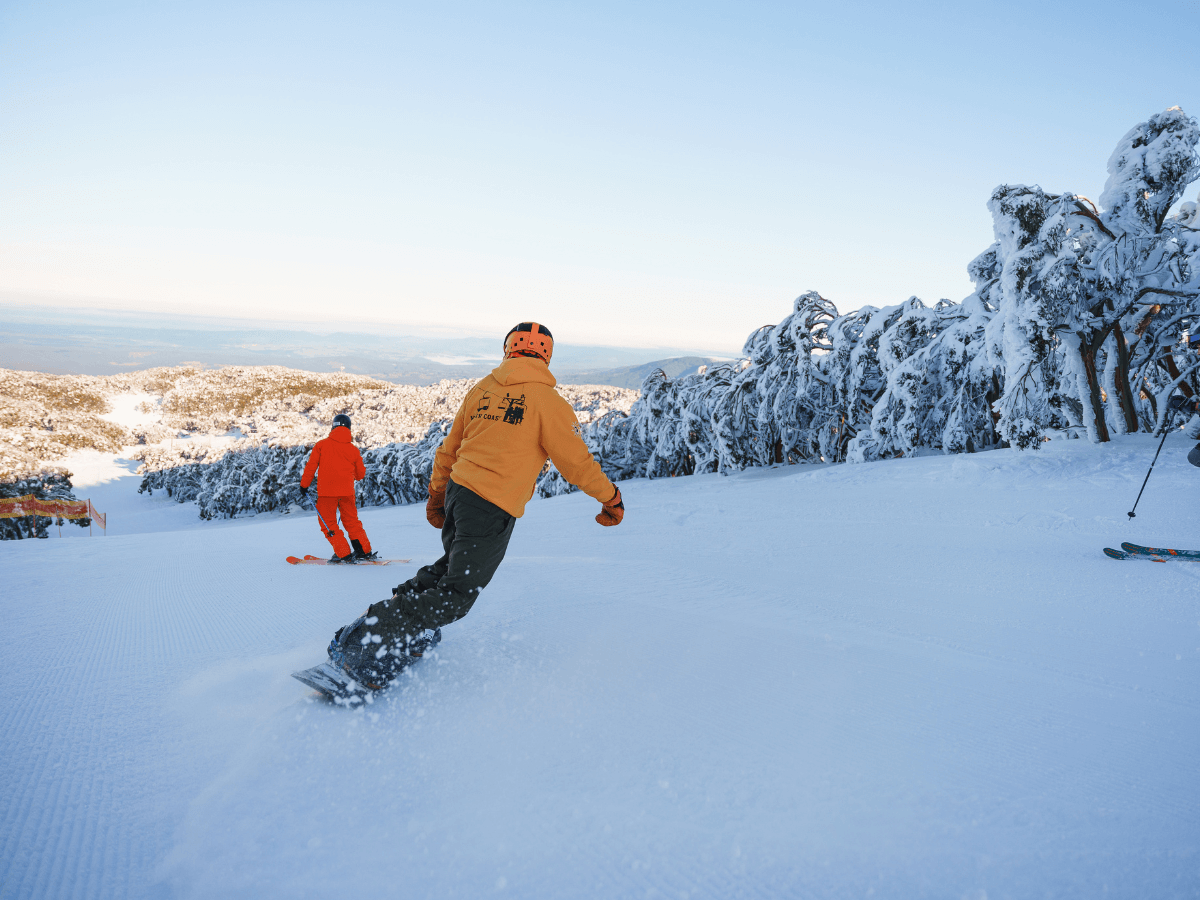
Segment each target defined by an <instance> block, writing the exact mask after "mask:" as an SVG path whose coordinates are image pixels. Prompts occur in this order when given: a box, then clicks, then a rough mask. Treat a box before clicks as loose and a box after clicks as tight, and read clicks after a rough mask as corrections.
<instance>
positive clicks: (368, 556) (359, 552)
mask: <svg viewBox="0 0 1200 900" xmlns="http://www.w3.org/2000/svg"><path fill="white" fill-rule="evenodd" d="M350 545H351V546H352V547H354V554H353V556H354V561H355V562H359V561H360V560H364V559H365V560H372V559H379V551H377V550H376V551H372V552H371V553H367V551H365V550H363V547H362V541H351V542H350Z"/></svg>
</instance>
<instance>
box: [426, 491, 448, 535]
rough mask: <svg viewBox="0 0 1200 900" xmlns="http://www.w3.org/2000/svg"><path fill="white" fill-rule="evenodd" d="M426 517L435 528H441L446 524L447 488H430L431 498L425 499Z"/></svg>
mask: <svg viewBox="0 0 1200 900" xmlns="http://www.w3.org/2000/svg"><path fill="white" fill-rule="evenodd" d="M425 518H427V519H428V520H429V524H430V525H432V526H433V527H434V528H441V527H442V526H443V525H445V524H446V490H445V488H443V489H442V490H440V491H435V490H433V489H432V488H430V490H429V499H428V500H426V501H425Z"/></svg>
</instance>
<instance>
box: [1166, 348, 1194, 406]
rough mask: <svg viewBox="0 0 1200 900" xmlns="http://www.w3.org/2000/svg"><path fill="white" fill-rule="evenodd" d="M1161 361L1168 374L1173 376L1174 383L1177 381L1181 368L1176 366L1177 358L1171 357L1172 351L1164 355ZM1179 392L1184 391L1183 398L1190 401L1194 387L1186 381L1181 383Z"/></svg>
mask: <svg viewBox="0 0 1200 900" xmlns="http://www.w3.org/2000/svg"><path fill="white" fill-rule="evenodd" d="M1159 359H1160V360H1161V361H1162V363H1163V365H1165V366H1166V368H1167V374H1168V375H1170V376H1171V380H1172V381H1175V380H1176V379H1177V378H1179V366H1177V365H1175V357H1174V356H1172V355H1171V351H1170V349H1168V350H1167V351H1166V352H1165V353H1163V355H1162V356H1161V357H1159ZM1179 390H1181V391H1183V396H1185V397H1187V398H1189V399H1190V398H1191V396H1192V386H1191V385H1190V384H1188V383H1187V382H1186V381H1181V382H1179Z"/></svg>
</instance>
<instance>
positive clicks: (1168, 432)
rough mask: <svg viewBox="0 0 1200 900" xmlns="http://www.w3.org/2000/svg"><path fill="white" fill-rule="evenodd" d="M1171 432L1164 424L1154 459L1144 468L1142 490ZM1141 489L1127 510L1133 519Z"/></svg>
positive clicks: (1140, 497) (1140, 496)
mask: <svg viewBox="0 0 1200 900" xmlns="http://www.w3.org/2000/svg"><path fill="white" fill-rule="evenodd" d="M1170 433H1171V429H1170V428H1169V427H1167V426H1166V425H1165V424H1164V427H1163V436H1162V440H1161V441H1159V442H1158V449H1157V450H1155V451H1154V459H1153V460H1151V462H1150V468H1149V469H1147V470H1146V479H1145V481H1143V482H1142V491H1144V490H1145V489H1146V482H1147V481H1149V480H1150V473H1151V472H1153V471H1154V464H1155V463H1156V462H1158V454H1160V453H1162V448H1163V444H1165V443H1166V442H1167V435H1168V434H1170ZM1142 491H1138V495H1137V500H1134V501H1133V509H1131V510H1130V511H1129V518H1130V519H1133V518H1134V516H1136V515H1137V513H1135V512H1134V510H1136V509H1137V505H1138V502H1139V501H1140V500H1141V499H1142Z"/></svg>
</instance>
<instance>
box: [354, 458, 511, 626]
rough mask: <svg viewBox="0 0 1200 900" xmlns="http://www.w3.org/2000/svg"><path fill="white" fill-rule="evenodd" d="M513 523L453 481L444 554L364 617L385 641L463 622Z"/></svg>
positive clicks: (497, 564) (503, 548)
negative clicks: (375, 621) (374, 621)
mask: <svg viewBox="0 0 1200 900" xmlns="http://www.w3.org/2000/svg"><path fill="white" fill-rule="evenodd" d="M516 521H517V520H516V519H515V518H514V517H513V516H511V515H509V514H508V513H506V512H505V511H504V510H502V509H501V508H500V507H498V506H496V505H495V504H494V503H489V502H488V501H487V500H484V499H483V498H482V497H480V496H479V495H478V494H476V493H475V492H473V491H471V490H468V489H467V488H465V487H462V486H461V485H458V484H455V483H454V482H453V481H451V482H450V483H449V485H448V486H447V488H446V524H445V525H444V526H443V527H442V546H443V548H445V551H446V552H445V554H444V555H443V556H442V558H441V559H439V560H438V561H437V562H435V563H433V564H432V565H429V566H425V567H424V568H422V569H421V570H420V571H419V572H417V574H416V575H415V576H413V577H412V578H411V579H409V580H408V581H406V582H405V583H404V584H402V585H400V586H399V587H397V588H396V593H395V595H394V596H393V597H392V598H391V599H390V600H383V601H380V602H379V603H374V604H372V605H371V608H370V609H369V610H368V611H367V615H368V616H377V617H378V626H377V628H378V630H379V631H380V632H381V633H382V634H384V635H385V636H387V638H388V639H393V638H399V637H400V636H401V635H414V634H418V633H420V632H422V631H424V630H425V629H427V628H439V627H441V626H442V625H448V624H449V623H451V622H455V621H457V620H458V619H461V618H462V617H463V616H465V615H466V614H467V612H468V611H469V610H470V609H471V606H472V605H473V604H474V603H475V599H476V598H477V597H478V596H479V592H480V591H481V590H483V588H484V587H486V586H487V584H488V582H490V581H491V580H492V576H493V575H495V574H496V569H498V568H499V567H500V562H501V560H503V559H504V554H505V552H506V551H507V550H508V542H509V540H510V539H511V538H512V533H513V527H514V526H515V524H516Z"/></svg>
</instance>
